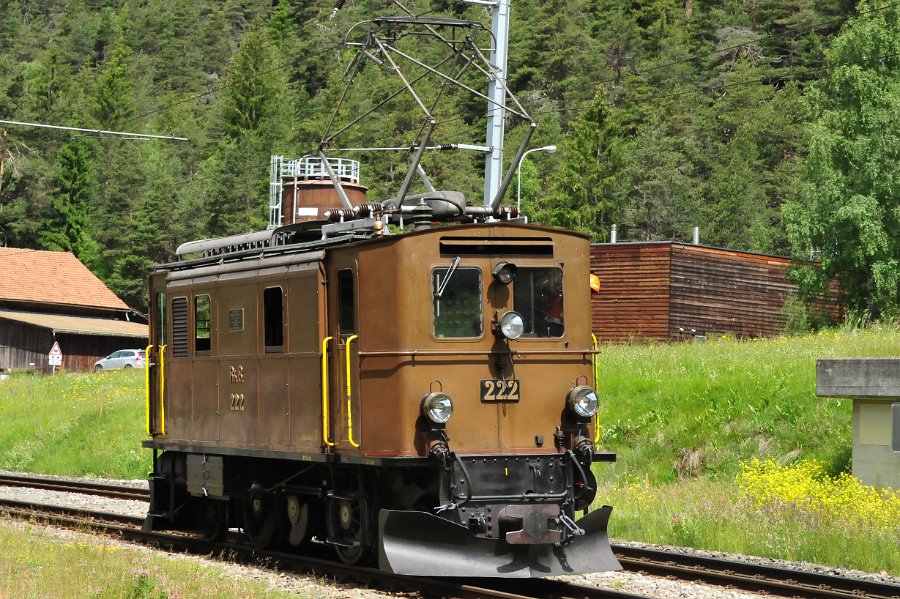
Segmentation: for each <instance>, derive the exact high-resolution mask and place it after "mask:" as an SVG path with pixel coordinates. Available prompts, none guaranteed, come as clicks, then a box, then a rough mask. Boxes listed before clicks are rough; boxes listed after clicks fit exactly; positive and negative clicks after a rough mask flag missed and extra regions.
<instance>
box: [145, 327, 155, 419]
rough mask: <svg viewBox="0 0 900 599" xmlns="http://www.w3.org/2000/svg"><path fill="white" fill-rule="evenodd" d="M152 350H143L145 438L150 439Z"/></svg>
mask: <svg viewBox="0 0 900 599" xmlns="http://www.w3.org/2000/svg"><path fill="white" fill-rule="evenodd" d="M152 349H153V346H152V345H148V346H147V348H146V349H145V350H144V389H145V394H146V396H147V436H148V437H152V436H153V433H151V432H150V351H151V350H152Z"/></svg>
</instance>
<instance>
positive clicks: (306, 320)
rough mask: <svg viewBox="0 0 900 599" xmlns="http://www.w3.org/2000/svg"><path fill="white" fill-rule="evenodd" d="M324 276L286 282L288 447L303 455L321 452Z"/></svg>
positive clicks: (306, 274)
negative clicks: (321, 355)
mask: <svg viewBox="0 0 900 599" xmlns="http://www.w3.org/2000/svg"><path fill="white" fill-rule="evenodd" d="M321 279H322V276H321V274H320V272H319V270H318V265H314V269H312V270H305V271H302V272H298V273H295V274H292V275H291V276H290V277H289V278H288V279H287V285H286V297H285V302H286V305H287V306H288V332H287V335H286V338H285V342H286V344H287V347H288V352H289V353H288V356H289V358H288V377H289V378H288V385H289V389H288V391H287V394H288V401H289V406H290V407H289V412H290V415H289V417H288V419H289V425H288V429H289V445H290V447H291V448H293V449H297V450H303V451H321V448H322V434H321V431H322V426H321V423H322V418H321V407H320V401H321V394H322V387H321V380H322V377H321V374H320V370H319V368H320V364H321V359H320V356H319V352H320V351H321V350H320V343H321V340H322V339H323V338H324V337H325V335H324V327H323V326H322V323H323V321H324V314H325V309H324V302H323V301H322V300H321V296H322V292H321V291H322V285H321V282H320V281H321Z"/></svg>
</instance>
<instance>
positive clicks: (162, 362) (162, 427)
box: [159, 345, 167, 435]
mask: <svg viewBox="0 0 900 599" xmlns="http://www.w3.org/2000/svg"><path fill="white" fill-rule="evenodd" d="M166 347H167V346H165V345H160V346H159V422H160V424H159V432H160V433H162V434H163V435H165V434H166Z"/></svg>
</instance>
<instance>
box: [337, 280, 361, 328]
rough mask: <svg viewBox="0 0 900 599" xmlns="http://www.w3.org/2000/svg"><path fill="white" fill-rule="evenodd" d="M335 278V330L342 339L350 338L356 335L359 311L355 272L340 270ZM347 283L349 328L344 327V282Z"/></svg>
mask: <svg viewBox="0 0 900 599" xmlns="http://www.w3.org/2000/svg"><path fill="white" fill-rule="evenodd" d="M347 274H348V275H349V277H345V275H347ZM335 277H336V278H337V287H338V288H337V328H338V334H339V335H340V336H341V337H343V338H346V337H350V336H352V335H356V334H357V332H358V331H359V310H357V304H356V300H357V295H358V293H357V287H358V285H357V284H356V271H355V270H354V269H353V268H340V269H338V271H337V272H336V273H335ZM345 281H349V283H350V287H349V289H350V293H351V294H352V296H351V298H350V306H349V307H350V309H351V311H352V315H353V322H352V325H353V326H352V327H351V328H345V327H344V313H345V312H344V307H345V303H344V299H345V298H344V293H343V292H344V290H345V287H344V282H345Z"/></svg>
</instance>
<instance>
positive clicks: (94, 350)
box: [0, 248, 147, 372]
mask: <svg viewBox="0 0 900 599" xmlns="http://www.w3.org/2000/svg"><path fill="white" fill-rule="evenodd" d="M144 322H145V321H143V319H141V318H140V316H139V315H138V314H137V313H136V312H134V311H133V310H132V309H131V308H129V307H128V306H127V305H126V304H125V302H123V301H122V300H121V299H119V298H118V297H116V295H115V294H114V293H113V292H112V291H110V290H109V289H108V288H107V287H106V285H104V284H103V283H102V282H101V281H100V279H98V278H97V277H96V276H94V274H93V273H92V272H91V271H90V270H88V268H87V267H85V266H84V265H83V264H82V263H81V262H79V260H78V258H76V257H75V256H74V255H72V254H70V253H67V252H46V251H38V250H24V249H16V248H0V369H2V370H3V371H4V372H7V371H15V370H34V371H37V372H46V371H48V370H50V366H49V364H48V354H49V352H50V348H51V347H53V343H54V342H57V343H59V345H60V348H61V349H62V352H63V364H62V368H63V369H64V370H67V371H82V370H89V369H90V368H91V367H92V366H93V364H94V362H95V361H96V360H98V359H100V358H103V357H105V356H107V355H109V354H110V353H112V352H114V351H116V350H118V349H131V348H142V347H144V346H145V345H146V344H147V325H146V324H144Z"/></svg>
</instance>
